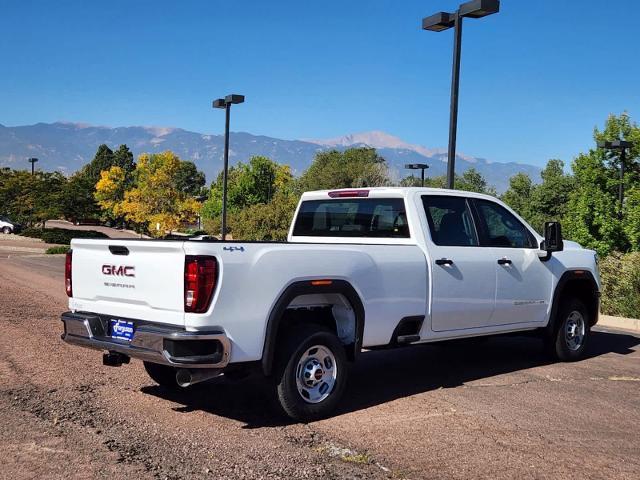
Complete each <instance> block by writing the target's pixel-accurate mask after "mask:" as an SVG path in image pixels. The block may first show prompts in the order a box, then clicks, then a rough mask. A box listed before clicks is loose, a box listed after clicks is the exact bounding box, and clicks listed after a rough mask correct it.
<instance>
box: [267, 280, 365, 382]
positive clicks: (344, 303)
mask: <svg viewBox="0 0 640 480" xmlns="http://www.w3.org/2000/svg"><path fill="white" fill-rule="evenodd" d="M309 285H310V284H309V282H299V283H298V284H294V285H292V286H290V287H289V288H288V289H287V291H285V293H283V295H282V296H281V297H280V299H279V300H278V302H277V303H276V306H275V307H274V308H273V310H272V312H271V315H270V316H269V320H268V323H267V331H266V335H265V344H264V350H263V355H262V366H263V370H264V373H265V375H270V374H271V371H272V366H273V358H274V354H275V349H276V346H277V345H278V343H279V342H280V340H281V339H282V337H283V336H284V335H286V332H287V331H289V330H290V329H291V328H292V327H294V326H296V325H300V324H302V323H315V324H317V325H319V326H323V327H324V328H326V329H328V330H329V331H331V332H333V333H335V334H336V336H337V337H338V338H339V339H340V341H341V342H342V344H343V345H344V346H345V352H346V354H347V358H348V359H349V360H355V358H356V356H357V355H358V353H359V352H360V348H361V346H362V335H363V331H364V307H363V305H362V302H361V300H360V297H359V296H358V295H357V293H356V292H355V290H354V289H353V287H351V285H349V284H348V283H347V282H344V281H333V282H332V284H330V285H324V286H322V287H321V288H318V287H317V286H311V287H310V286H309Z"/></svg>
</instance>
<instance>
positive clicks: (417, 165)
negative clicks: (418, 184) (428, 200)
mask: <svg viewBox="0 0 640 480" xmlns="http://www.w3.org/2000/svg"><path fill="white" fill-rule="evenodd" d="M404 168H406V169H409V170H420V171H421V173H420V179H421V180H422V186H423V187H424V171H425V170H426V169H427V168H429V165H427V164H426V163H407V164H406V165H405V166H404Z"/></svg>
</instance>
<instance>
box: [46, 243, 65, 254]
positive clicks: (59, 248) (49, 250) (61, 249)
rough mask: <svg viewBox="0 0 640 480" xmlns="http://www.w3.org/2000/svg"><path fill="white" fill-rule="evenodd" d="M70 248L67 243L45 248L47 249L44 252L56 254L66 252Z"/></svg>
mask: <svg viewBox="0 0 640 480" xmlns="http://www.w3.org/2000/svg"><path fill="white" fill-rule="evenodd" d="M70 249H71V247H69V245H58V246H57V247H49V248H47V251H46V252H44V253H46V254H48V255H58V254H61V253H67V252H68V251H69V250H70Z"/></svg>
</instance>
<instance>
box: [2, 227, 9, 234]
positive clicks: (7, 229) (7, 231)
mask: <svg viewBox="0 0 640 480" xmlns="http://www.w3.org/2000/svg"><path fill="white" fill-rule="evenodd" d="M2 233H4V234H6V235H9V234H10V233H11V227H2Z"/></svg>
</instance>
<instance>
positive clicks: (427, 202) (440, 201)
mask: <svg viewBox="0 0 640 480" xmlns="http://www.w3.org/2000/svg"><path fill="white" fill-rule="evenodd" d="M422 203H423V205H424V211H425V213H426V215H427V221H428V223H429V230H430V232H431V239H432V240H433V243H435V244H436V245H443V246H444V245H447V246H457V247H477V246H478V235H477V234H476V228H475V225H474V223H473V216H472V215H471V210H470V208H469V204H468V202H467V199H466V198H464V197H453V196H437V195H424V196H423V197H422Z"/></svg>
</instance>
